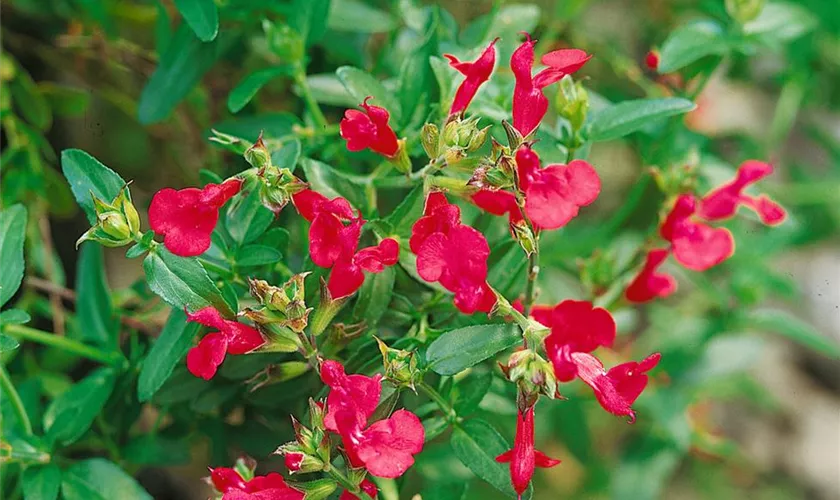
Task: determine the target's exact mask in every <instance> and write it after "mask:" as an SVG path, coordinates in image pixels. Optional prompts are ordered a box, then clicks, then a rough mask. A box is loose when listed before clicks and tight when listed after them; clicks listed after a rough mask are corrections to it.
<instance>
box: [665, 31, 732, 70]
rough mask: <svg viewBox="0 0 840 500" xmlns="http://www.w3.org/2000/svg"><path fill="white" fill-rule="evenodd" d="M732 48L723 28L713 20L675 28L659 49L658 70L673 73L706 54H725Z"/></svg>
mask: <svg viewBox="0 0 840 500" xmlns="http://www.w3.org/2000/svg"><path fill="white" fill-rule="evenodd" d="M729 50H730V43H729V40H728V39H727V38H726V35H725V33H724V32H723V28H721V27H720V25H719V24H717V23H715V22H712V21H698V22H693V23H690V24H686V25H684V26H680V27H679V28H677V29H675V30H674V31H673V32H671V34H670V35H669V36H668V38H667V39H666V40H665V42H663V43H662V49H661V50H660V51H659V66H658V68H657V71H659V72H660V73H662V74H665V73H672V72H674V71H676V70H678V69H682V68H684V67H686V66H688V65H689V64H691V63H693V62H695V61H697V60H698V59H701V58H703V57H706V56H711V55H724V54H726V53H727V52H729Z"/></svg>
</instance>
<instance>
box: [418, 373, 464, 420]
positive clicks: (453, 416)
mask: <svg viewBox="0 0 840 500" xmlns="http://www.w3.org/2000/svg"><path fill="white" fill-rule="evenodd" d="M417 387H418V388H419V389H420V390H421V391H423V392H424V393H425V394H426V395H427V396H429V398H430V399H431V400H432V401H434V402H435V404H437V405H438V407H439V408H440V409H441V411H442V412H443V413H444V415H445V416H446V420H448V421H449V422H455V421H456V420H457V419H458V414H457V413H456V412H455V409H454V408H452V406H451V405H450V404H449V403H447V402H446V400H445V399H443V396H441V395H440V393H439V392H438V391H436V390H435V389H434V388H433V387H432V386H430V385H429V384H427V383H426V382H425V381H423V380H421V381H420V382H419V383H418V384H417Z"/></svg>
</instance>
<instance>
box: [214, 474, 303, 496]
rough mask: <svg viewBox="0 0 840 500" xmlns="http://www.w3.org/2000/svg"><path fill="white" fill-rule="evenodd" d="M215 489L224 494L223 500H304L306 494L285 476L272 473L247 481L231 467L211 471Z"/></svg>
mask: <svg viewBox="0 0 840 500" xmlns="http://www.w3.org/2000/svg"><path fill="white" fill-rule="evenodd" d="M210 480H211V482H212V483H213V487H214V488H216V490H217V491H218V492H220V493H222V500H303V498H304V494H303V492H301V491H298V490H296V489H294V488H292V487H291V486H289V485H288V484H287V483H286V481H285V480H284V479H283V476H281V475H280V474H278V473H276V472H271V473H269V474H267V475H265V476H255V477H254V478H253V479H251V480H250V481H245V479H243V478H242V476H240V475H239V473H238V472H236V470H234V469H231V468H229V467H217V468H215V469H210Z"/></svg>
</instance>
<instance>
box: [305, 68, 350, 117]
mask: <svg viewBox="0 0 840 500" xmlns="http://www.w3.org/2000/svg"><path fill="white" fill-rule="evenodd" d="M306 84H307V86H309V91H310V92H311V93H312V97H314V98H315V100H316V101H317V102H319V103H321V104H328V105H330V106H338V107H341V108H354V107H356V106H358V105H359V101H358V100H357V99H356V98H355V97H354V96H353V94H351V93H350V91H348V90H347V87H345V86H344V84H343V83H341V80H339V79H338V76H336V74H335V73H324V74H318V75H309V76H307V77H306ZM298 90H299V89H298V88H297V87H295V92H296V93H298V94H299V92H298Z"/></svg>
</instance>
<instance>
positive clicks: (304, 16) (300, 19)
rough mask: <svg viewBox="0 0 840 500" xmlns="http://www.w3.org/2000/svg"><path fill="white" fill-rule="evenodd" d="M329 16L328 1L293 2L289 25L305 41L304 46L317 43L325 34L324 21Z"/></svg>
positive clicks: (325, 24)
mask: <svg viewBox="0 0 840 500" xmlns="http://www.w3.org/2000/svg"><path fill="white" fill-rule="evenodd" d="M329 14H330V0H293V1H292V7H291V16H290V18H289V24H290V25H291V26H292V28H294V29H295V30H296V31H297V32H298V33H300V35H301V36H302V37H303V39H304V40H306V46H307V47H308V46H310V45H312V44H315V43H318V42H319V41H320V40H321V38H322V37H323V36H324V33H326V32H327V23H325V22H324V20H325V19H327V18H328V17H329Z"/></svg>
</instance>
